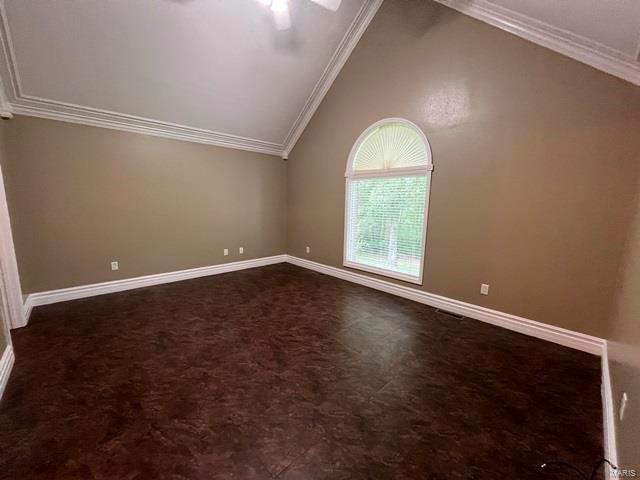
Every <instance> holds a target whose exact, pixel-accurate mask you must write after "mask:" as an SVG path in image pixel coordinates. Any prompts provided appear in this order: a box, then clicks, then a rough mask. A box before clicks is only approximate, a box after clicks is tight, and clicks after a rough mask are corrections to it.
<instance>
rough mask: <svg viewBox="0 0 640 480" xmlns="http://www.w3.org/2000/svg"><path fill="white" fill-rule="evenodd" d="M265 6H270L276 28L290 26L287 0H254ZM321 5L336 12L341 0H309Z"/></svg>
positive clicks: (282, 28) (285, 28) (287, 27)
mask: <svg viewBox="0 0 640 480" xmlns="http://www.w3.org/2000/svg"><path fill="white" fill-rule="evenodd" d="M256 1H257V2H258V3H260V4H261V5H264V6H265V7H270V8H271V12H272V13H273V18H274V20H275V23H276V28H277V29H278V30H287V29H289V28H291V15H290V14H289V0H256ZM311 1H312V2H313V3H316V4H318V5H320V6H321V7H324V8H326V9H327V10H331V11H332V12H336V11H337V10H338V8H340V4H341V3H342V0H311Z"/></svg>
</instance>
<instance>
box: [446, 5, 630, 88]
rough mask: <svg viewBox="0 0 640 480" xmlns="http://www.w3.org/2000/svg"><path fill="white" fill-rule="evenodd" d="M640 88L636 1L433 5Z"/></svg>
mask: <svg viewBox="0 0 640 480" xmlns="http://www.w3.org/2000/svg"><path fill="white" fill-rule="evenodd" d="M435 1H437V2H439V3H442V4H443V5H447V6H449V7H451V8H453V9H455V10H458V11H460V12H462V13H464V14H466V15H469V16H471V17H474V18H476V19H478V20H481V21H483V22H486V23H488V24H490V25H493V26H495V27H498V28H501V29H503V30H506V31H508V32H511V33H513V34H515V35H518V36H519V37H522V38H525V39H527V40H530V41H532V42H534V43H537V44H539V45H542V46H543V47H547V48H549V49H551V50H554V51H556V52H558V53H561V54H563V55H566V56H568V57H571V58H573V59H575V60H578V61H580V62H583V63H586V64H587V65H591V66H592V67H595V68H597V69H599V70H602V71H605V72H607V73H610V74H611V75H615V76H617V77H619V78H622V79H624V80H627V81H628V82H631V83H634V84H636V85H640V1H638V0H435Z"/></svg>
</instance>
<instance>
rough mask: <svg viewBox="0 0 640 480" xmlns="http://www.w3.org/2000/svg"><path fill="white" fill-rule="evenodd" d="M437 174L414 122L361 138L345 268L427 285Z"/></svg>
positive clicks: (353, 159) (388, 123)
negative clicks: (433, 179)
mask: <svg viewBox="0 0 640 480" xmlns="http://www.w3.org/2000/svg"><path fill="white" fill-rule="evenodd" d="M432 170H433V163H432V160H431V148H430V147H429V142H428V141H427V138H426V137H425V135H424V133H422V130H420V128H418V127H417V126H416V125H414V124H413V123H411V122H409V121H408V120H403V119H399V118H391V119H387V120H382V121H380V122H377V123H375V124H373V125H371V127H369V128H368V129H367V130H366V131H365V132H364V133H363V134H362V135H360V138H358V141H357V142H356V143H355V145H354V146H353V148H352V149H351V154H350V155H349V163H348V164H347V172H346V174H345V177H346V212H345V236H344V238H345V240H344V242H345V245H344V265H345V266H347V267H352V268H357V269H360V270H365V271H368V272H373V273H378V274H380V275H386V276H388V277H393V278H397V279H400V280H405V281H407V282H412V283H418V284H421V283H422V267H423V263H424V262H423V260H424V246H425V240H426V233H427V214H428V209H429V190H430V186H431V172H432Z"/></svg>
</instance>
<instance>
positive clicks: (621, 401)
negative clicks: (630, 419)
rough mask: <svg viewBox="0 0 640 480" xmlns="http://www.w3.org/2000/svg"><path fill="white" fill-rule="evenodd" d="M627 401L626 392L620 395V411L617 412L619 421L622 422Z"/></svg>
mask: <svg viewBox="0 0 640 480" xmlns="http://www.w3.org/2000/svg"><path fill="white" fill-rule="evenodd" d="M628 401H629V396H628V395H627V392H624V393H623V394H622V398H621V399H620V410H619V415H620V421H622V420H624V413H625V411H626V410H627V402H628Z"/></svg>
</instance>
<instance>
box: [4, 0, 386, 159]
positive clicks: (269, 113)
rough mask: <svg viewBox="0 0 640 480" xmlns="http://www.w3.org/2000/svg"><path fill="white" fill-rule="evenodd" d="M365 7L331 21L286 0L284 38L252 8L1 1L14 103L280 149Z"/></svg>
mask: <svg viewBox="0 0 640 480" xmlns="http://www.w3.org/2000/svg"><path fill="white" fill-rule="evenodd" d="M373 3H375V2H371V1H366V0H344V1H343V2H342V4H341V6H340V8H339V9H338V11H337V12H332V11H330V10H327V9H324V8H322V7H320V6H319V5H317V4H315V3H313V2H312V1H310V0H292V1H291V2H290V9H291V20H292V28H291V29H289V30H285V31H279V30H277V29H276V28H275V25H274V19H273V15H272V12H271V11H270V9H269V8H267V7H265V6H264V5H261V4H260V2H258V1H256V0H109V1H105V0H82V1H79V0H5V1H4V15H5V18H6V23H7V24H8V29H7V28H6V26H5V29H6V30H8V31H7V32H6V35H5V36H6V37H7V42H6V43H7V44H10V46H11V47H12V49H13V54H14V56H15V57H14V59H13V60H14V66H15V67H16V70H17V72H18V75H16V83H18V85H16V89H19V90H20V91H19V92H17V94H18V95H17V96H21V97H25V98H27V99H29V98H33V97H36V99H46V100H53V101H55V102H62V103H64V104H72V105H73V106H80V107H89V108H91V109H100V110H106V111H108V112H117V113H120V114H125V115H128V116H136V117H142V118H143V119H151V120H155V121H159V122H168V123H172V124H177V125H180V126H187V127H190V128H193V129H202V130H205V131H209V132H219V133H223V134H229V135H232V136H235V137H244V138H246V139H252V140H257V141H258V143H264V144H266V145H274V146H276V148H280V149H281V147H282V145H283V144H284V143H285V140H286V139H287V136H288V135H289V133H290V131H291V130H292V126H294V124H295V122H296V120H297V118H298V116H299V115H300V114H301V112H302V110H303V107H304V106H305V104H306V102H307V101H308V100H309V98H310V96H311V95H312V93H313V91H314V87H316V84H317V83H318V81H319V80H320V79H321V76H322V74H323V72H324V70H325V68H327V65H328V64H329V62H330V60H331V59H332V56H333V55H334V53H335V52H336V49H338V47H339V46H340V45H341V41H342V40H343V38H344V37H345V35H346V34H347V33H351V32H350V30H349V29H350V27H351V26H352V24H353V23H354V21H355V20H358V19H359V18H360V17H358V14H359V13H362V12H360V10H361V9H362V8H363V6H364V7H368V8H370V7H371V4H373ZM365 13H366V12H365ZM7 83H9V82H8V81H7V80H5V86H6V84H7Z"/></svg>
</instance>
